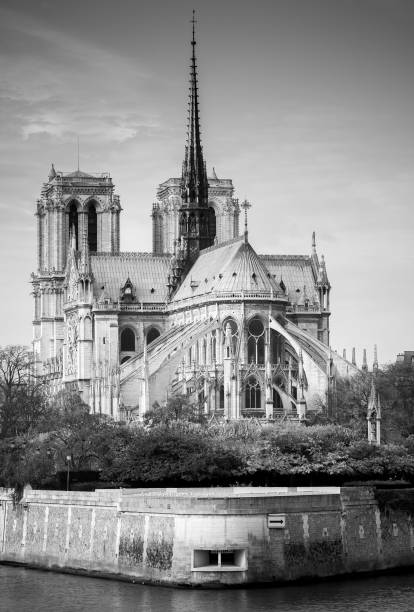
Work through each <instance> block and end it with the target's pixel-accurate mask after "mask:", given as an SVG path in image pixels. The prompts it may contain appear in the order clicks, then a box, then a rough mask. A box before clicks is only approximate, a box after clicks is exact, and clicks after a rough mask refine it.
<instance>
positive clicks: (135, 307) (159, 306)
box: [93, 300, 167, 312]
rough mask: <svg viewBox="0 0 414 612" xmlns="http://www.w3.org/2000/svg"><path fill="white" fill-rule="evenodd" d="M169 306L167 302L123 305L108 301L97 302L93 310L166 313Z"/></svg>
mask: <svg viewBox="0 0 414 612" xmlns="http://www.w3.org/2000/svg"><path fill="white" fill-rule="evenodd" d="M166 307H167V305H166V304H165V302H153V303H150V302H149V303H144V302H135V303H132V304H123V303H121V302H113V301H112V300H107V301H105V302H102V303H100V302H96V303H95V304H94V305H93V310H118V311H121V312H165V310H166Z"/></svg>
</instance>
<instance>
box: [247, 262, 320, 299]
mask: <svg viewBox="0 0 414 612" xmlns="http://www.w3.org/2000/svg"><path fill="white" fill-rule="evenodd" d="M259 257H260V260H261V261H262V262H263V264H264V266H266V268H267V270H268V271H269V273H270V274H271V277H272V279H273V280H274V281H275V282H276V283H277V285H280V282H281V281H283V284H284V285H285V287H286V291H287V295H288V298H289V302H290V303H291V304H304V302H305V300H306V299H308V300H309V301H310V302H311V303H312V302H315V303H316V302H319V298H318V294H317V291H316V288H315V282H316V279H315V275H314V268H313V265H312V258H311V257H309V256H308V255H259Z"/></svg>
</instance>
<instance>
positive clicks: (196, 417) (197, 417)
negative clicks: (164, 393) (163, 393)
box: [144, 395, 205, 427]
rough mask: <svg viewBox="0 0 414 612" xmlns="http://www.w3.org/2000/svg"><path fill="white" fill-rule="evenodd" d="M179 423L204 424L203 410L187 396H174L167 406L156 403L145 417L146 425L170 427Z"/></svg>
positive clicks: (169, 399) (166, 403) (168, 400)
mask: <svg viewBox="0 0 414 612" xmlns="http://www.w3.org/2000/svg"><path fill="white" fill-rule="evenodd" d="M177 421H182V422H183V423H184V422H185V423H204V422H205V416H204V414H203V411H202V408H201V407H200V406H199V405H197V404H194V403H192V402H191V401H190V399H189V398H188V397H187V396H186V395H172V396H170V397H169V398H168V399H167V401H166V402H165V404H162V405H160V404H159V403H158V402H155V404H154V405H153V407H152V409H151V410H149V411H148V412H147V413H146V414H145V416H144V424H145V425H147V426H150V427H153V426H154V425H165V426H167V427H168V426H169V425H171V424H172V423H175V422H177Z"/></svg>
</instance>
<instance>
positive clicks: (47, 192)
mask: <svg viewBox="0 0 414 612" xmlns="http://www.w3.org/2000/svg"><path fill="white" fill-rule="evenodd" d="M120 211H121V206H120V203H119V197H118V196H116V195H114V185H113V183H112V179H111V177H110V176H109V174H106V173H103V174H95V175H92V174H87V173H85V172H82V171H80V170H76V171H75V172H71V173H63V172H57V171H56V170H55V169H54V167H53V164H52V167H51V169H50V172H49V177H48V181H47V182H46V183H44V185H43V187H42V191H41V197H40V199H39V200H38V201H37V209H36V217H37V271H36V273H33V274H32V284H33V295H34V302H35V305H34V318H33V330H34V331H33V351H34V353H35V361H36V372H37V373H38V374H43V373H47V369H46V371H45V365H46V363H47V368H49V370H50V368H58V369H59V367H60V366H59V361H60V360H61V353H62V345H63V339H64V311H63V305H64V281H65V268H66V263H67V257H68V253H69V251H70V249H71V248H72V249H73V250H74V251H75V252H76V253H81V251H82V244H83V243H84V244H86V245H87V247H88V250H89V251H90V252H107V253H118V252H119V216H120ZM85 241H86V242H85Z"/></svg>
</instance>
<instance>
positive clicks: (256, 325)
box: [247, 317, 265, 364]
mask: <svg viewBox="0 0 414 612" xmlns="http://www.w3.org/2000/svg"><path fill="white" fill-rule="evenodd" d="M264 348H265V329H264V325H263V323H262V321H261V319H259V317H254V318H253V319H252V320H251V321H250V323H249V327H248V338H247V359H248V362H249V363H259V364H263V363H264V356H265V350H264Z"/></svg>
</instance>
